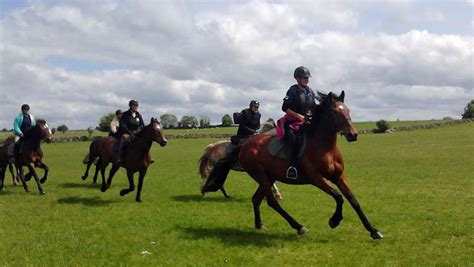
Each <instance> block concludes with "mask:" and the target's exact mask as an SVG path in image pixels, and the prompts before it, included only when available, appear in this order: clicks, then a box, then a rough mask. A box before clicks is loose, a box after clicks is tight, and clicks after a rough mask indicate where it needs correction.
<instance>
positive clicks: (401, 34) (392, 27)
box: [0, 0, 474, 129]
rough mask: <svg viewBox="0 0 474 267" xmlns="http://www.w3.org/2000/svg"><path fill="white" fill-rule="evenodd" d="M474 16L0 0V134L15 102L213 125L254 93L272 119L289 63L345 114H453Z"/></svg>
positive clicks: (436, 9) (428, 8) (76, 122)
mask: <svg viewBox="0 0 474 267" xmlns="http://www.w3.org/2000/svg"><path fill="white" fill-rule="evenodd" d="M473 14H474V3H473V1H472V0H450V1H448V0H446V1H444V0H443V1H439V0H434V1H411V0H405V1H402V0H399V1H392V0H390V1H388V0H387V1H375V0H366V1H319V0H316V1H315V0H312V1H293V0H288V1H276V0H274V1H259V0H250V1H243V0H240V1H209V0H207V1H179V0H172V1H158V0H156V1H155V0H133V1H132V0H100V1H99V0H95V1H90V0H68V1H59V0H44V1H32V0H31V1H30V0H26V1H25V0H23V1H22V0H0V15H1V24H0V129H3V128H7V129H10V128H11V125H12V122H13V119H14V117H15V116H16V115H17V114H18V113H19V112H20V106H21V105H22V104H24V103H28V104H29V105H30V106H31V112H32V113H33V114H35V116H36V117H41V118H44V119H46V120H47V121H48V123H49V125H51V126H52V127H54V126H58V125H60V124H66V125H67V126H68V127H69V128H70V129H86V128H88V127H89V126H97V125H98V123H99V119H100V117H101V116H103V115H105V114H107V113H109V112H114V111H115V110H116V109H122V110H125V109H127V108H128V101H129V100H130V99H136V100H138V101H139V103H140V112H141V113H142V115H143V117H144V119H145V120H147V121H149V120H150V118H151V117H160V116H161V115H163V114H165V113H171V114H174V115H176V116H177V117H178V119H180V118H181V117H182V116H184V115H192V116H196V117H198V116H203V115H204V116H208V117H209V118H210V119H211V122H212V123H213V124H218V123H220V121H221V118H222V117H223V115H224V114H232V113H233V112H235V111H240V110H242V109H244V108H246V107H248V104H249V102H250V101H251V100H252V99H256V100H258V101H259V102H260V112H261V113H262V119H266V118H269V117H271V118H274V119H277V118H279V117H281V116H283V112H282V111H281V104H282V100H283V98H284V96H285V94H286V91H287V90H288V88H289V87H290V86H291V85H293V84H295V80H294V78H293V71H294V69H295V68H296V67H298V66H306V67H307V68H308V69H309V70H310V71H311V74H312V77H311V78H310V83H309V85H310V86H311V88H313V89H314V90H319V91H322V92H326V93H328V92H334V93H337V94H339V93H340V92H341V91H342V90H344V91H345V93H346V98H345V103H346V105H347V106H348V108H349V109H350V110H351V117H352V119H353V121H376V120H380V119H384V120H397V119H399V120H429V119H441V118H443V117H446V116H449V117H452V118H460V116H461V114H462V112H463V108H464V107H465V106H466V105H467V103H468V102H470V101H471V99H474V47H473V44H474V43H473V41H474V37H473V30H474V17H473Z"/></svg>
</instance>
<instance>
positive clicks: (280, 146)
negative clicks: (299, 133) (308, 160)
mask: <svg viewBox="0 0 474 267" xmlns="http://www.w3.org/2000/svg"><path fill="white" fill-rule="evenodd" d="M307 141H308V138H307V137H306V135H304V136H303V142H301V146H300V147H299V150H298V151H299V152H298V158H301V156H303V152H304V150H305V148H306V144H307ZM268 151H269V152H270V154H271V155H272V156H274V157H278V158H281V159H289V158H290V153H291V148H290V146H289V145H288V144H286V143H284V142H280V141H278V138H277V137H276V136H274V137H272V138H271V140H270V142H268Z"/></svg>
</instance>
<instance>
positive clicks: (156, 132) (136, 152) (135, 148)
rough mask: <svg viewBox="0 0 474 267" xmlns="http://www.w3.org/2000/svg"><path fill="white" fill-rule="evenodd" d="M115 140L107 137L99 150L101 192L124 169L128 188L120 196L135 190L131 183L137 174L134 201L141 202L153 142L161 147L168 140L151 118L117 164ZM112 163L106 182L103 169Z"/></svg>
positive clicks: (157, 123)
mask: <svg viewBox="0 0 474 267" xmlns="http://www.w3.org/2000/svg"><path fill="white" fill-rule="evenodd" d="M116 140H117V139H115V138H113V137H109V138H107V139H105V141H104V142H103V143H102V145H101V147H100V149H99V157H100V162H101V172H102V187H101V191H102V192H105V191H106V190H107V189H108V188H109V187H110V185H111V184H112V178H113V177H114V175H115V173H116V172H117V170H118V169H119V168H120V167H124V168H125V169H126V170H127V177H128V182H129V188H127V189H123V190H121V191H120V195H121V196H124V195H126V194H128V193H130V192H132V191H133V190H135V184H134V183H133V175H134V174H135V173H136V172H138V173H139V178H138V190H137V197H136V199H135V200H136V201H137V202H141V197H140V195H141V191H142V186H143V179H144V178H145V174H146V172H147V170H148V166H150V164H151V155H150V149H151V145H152V144H153V142H157V143H159V144H160V145H161V146H166V143H168V140H167V139H166V137H165V135H164V133H163V129H162V128H161V125H160V123H159V122H158V120H157V119H155V118H152V119H151V121H150V124H149V125H147V126H145V128H143V130H142V131H141V132H140V133H139V134H138V135H137V136H136V137H135V138H134V139H133V141H131V142H130V144H128V145H127V148H126V149H125V155H124V157H123V159H122V161H121V163H120V165H119V164H117V157H118V154H117V153H116V151H115V149H114V144H115V142H116ZM110 162H111V163H112V164H113V165H112V169H111V170H110V173H109V178H108V179H107V182H106V181H105V179H104V176H103V172H105V167H107V165H108V164H109V163H110Z"/></svg>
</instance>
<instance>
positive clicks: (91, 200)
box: [58, 197, 117, 207]
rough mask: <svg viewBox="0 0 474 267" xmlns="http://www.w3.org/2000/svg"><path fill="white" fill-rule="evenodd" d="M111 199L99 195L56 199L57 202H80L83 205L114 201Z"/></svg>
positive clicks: (102, 204) (101, 204) (103, 204)
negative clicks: (104, 198)
mask: <svg viewBox="0 0 474 267" xmlns="http://www.w3.org/2000/svg"><path fill="white" fill-rule="evenodd" d="M115 202H117V201H113V200H103V199H101V198H100V197H63V198H60V199H58V203H59V204H81V205H85V206H93V207H97V206H105V205H110V204H112V203H115Z"/></svg>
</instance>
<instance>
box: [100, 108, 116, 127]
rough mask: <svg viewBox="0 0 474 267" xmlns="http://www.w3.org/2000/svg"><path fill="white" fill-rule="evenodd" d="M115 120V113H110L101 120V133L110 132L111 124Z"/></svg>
mask: <svg viewBox="0 0 474 267" xmlns="http://www.w3.org/2000/svg"><path fill="white" fill-rule="evenodd" d="M114 118H115V112H110V113H109V114H106V115H104V116H102V118H100V122H99V127H97V129H98V130H99V131H101V132H108V131H110V123H111V122H112V120H113V119H114Z"/></svg>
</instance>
